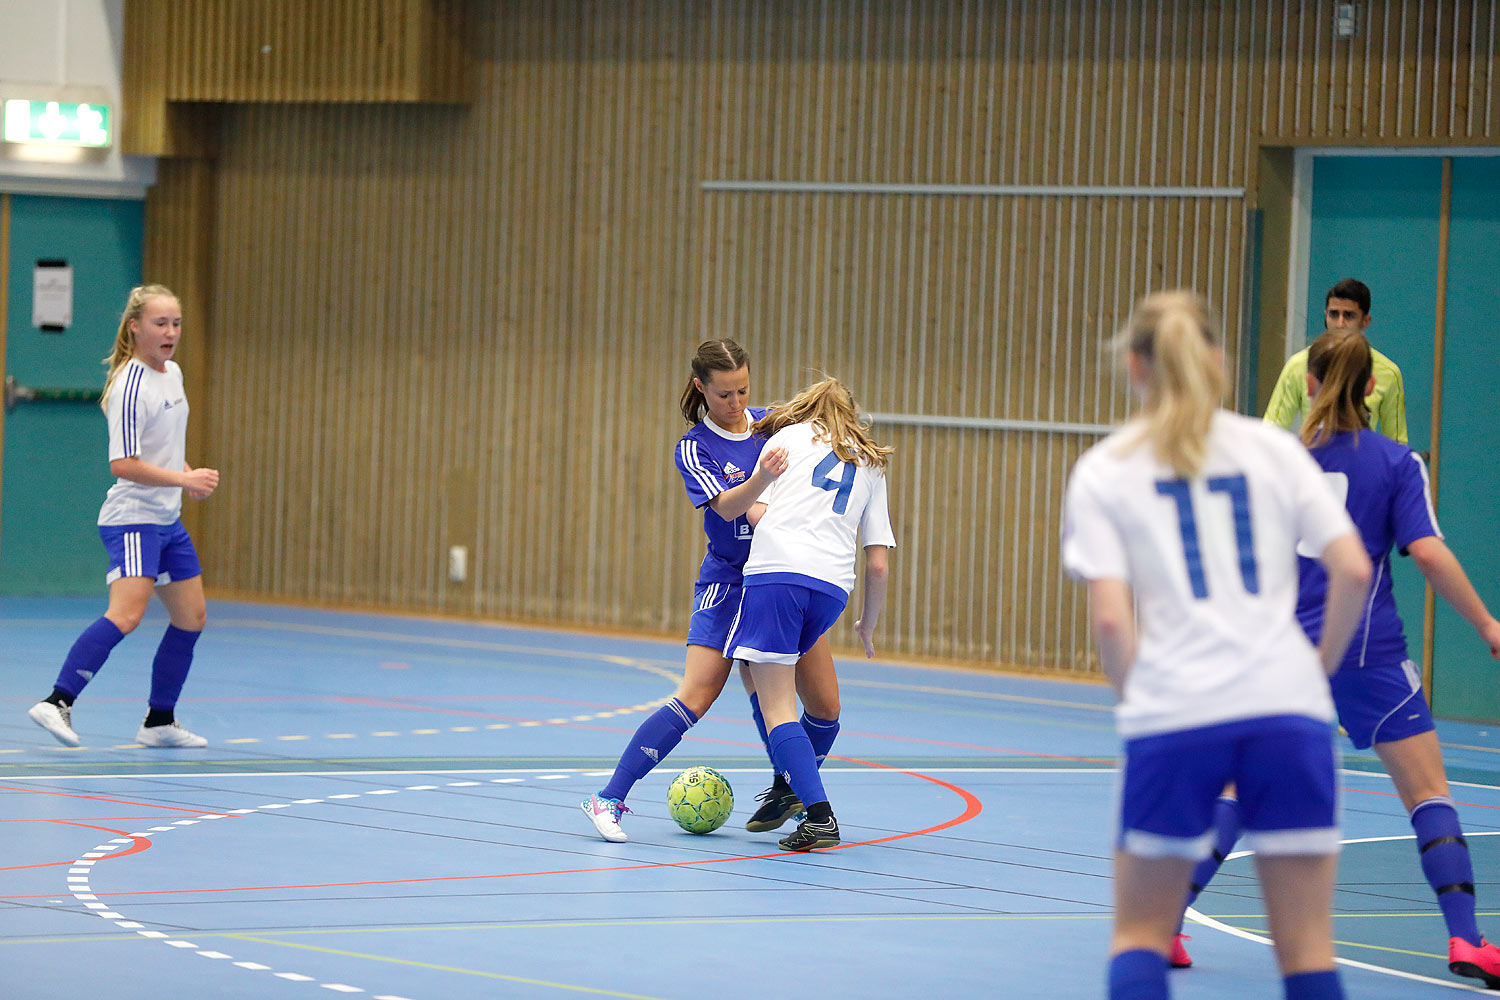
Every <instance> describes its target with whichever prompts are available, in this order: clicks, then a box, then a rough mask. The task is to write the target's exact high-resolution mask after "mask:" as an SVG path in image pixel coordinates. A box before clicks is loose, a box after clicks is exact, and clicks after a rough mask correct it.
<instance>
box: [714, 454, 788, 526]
mask: <svg viewBox="0 0 1500 1000" xmlns="http://www.w3.org/2000/svg"><path fill="white" fill-rule="evenodd" d="M786 463H787V455H786V449H785V448H782V447H780V446H779V445H778V446H777V447H775V448H767V449H766V450H765V451H763V452H761V453H760V461H758V462H756V463H755V471H754V472H753V473H751V475H750V478H749V479H746V480H745V481H744V482H743V483H740V484H739V485H738V486H731V487H730V488H729V489H727V490H725V491H724V492H723V493H720V494H719V495H718V496H716V497H714V498H713V499H712V500H710V501H709V502H708V505H709V507H711V508H713V512H714V513H715V514H718V515H719V516H720V517H722V518H723V519H724V520H726V521H733V520H734V519H735V518H737V517H739V516H740V515H741V514H745V513H748V512H749V510H750V508H751V507H752V506H753V505H754V504H755V501H756V500H758V499H760V495H761V494H762V493H764V492H765V491H766V487H768V486H770V485H771V484H772V483H774V482H775V481H776V478H777V477H778V476H780V475H781V474H782V473H783V472H785V471H786Z"/></svg>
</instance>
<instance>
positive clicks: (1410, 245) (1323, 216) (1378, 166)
mask: <svg viewBox="0 0 1500 1000" xmlns="http://www.w3.org/2000/svg"><path fill="white" fill-rule="evenodd" d="M1442 195H1443V162H1442V160H1441V159H1438V158H1436V157H1397V156H1369V157H1365V156H1361V157H1352V156H1330V157H1319V158H1316V159H1314V160H1313V196H1312V240H1311V244H1310V252H1309V255H1308V287H1307V316H1308V321H1309V323H1310V324H1311V329H1309V330H1308V331H1307V335H1308V336H1307V339H1308V342H1309V343H1310V342H1311V341H1312V339H1313V338H1314V337H1316V336H1317V335H1318V334H1319V333H1321V332H1322V331H1323V296H1324V295H1326V294H1327V292H1328V289H1329V288H1331V287H1332V286H1333V285H1335V284H1336V283H1337V282H1338V281H1339V280H1340V279H1343V278H1358V279H1359V280H1360V281H1363V282H1364V283H1365V284H1367V285H1369V286H1370V316H1371V321H1370V329H1369V336H1370V344H1371V345H1372V346H1373V347H1375V349H1376V350H1378V351H1380V352H1381V353H1382V354H1384V355H1386V356H1387V357H1389V358H1390V359H1391V360H1392V361H1394V362H1396V364H1397V365H1398V366H1399V367H1400V368H1401V375H1402V379H1403V382H1404V384H1405V386H1406V429H1407V437H1408V442H1407V443H1408V444H1410V445H1411V446H1412V447H1413V448H1414V449H1416V450H1417V451H1423V452H1425V451H1427V450H1428V449H1429V448H1430V447H1431V437H1432V377H1433V364H1432V358H1433V343H1434V340H1433V328H1434V326H1435V325H1436V321H1437V268H1438V216H1439V212H1440V209H1441V208H1442ZM1391 580H1392V585H1393V586H1394V588H1395V593H1396V607H1397V608H1398V609H1399V610H1400V612H1401V619H1402V621H1403V622H1404V623H1405V625H1406V642H1407V649H1408V651H1409V652H1410V654H1411V657H1412V658H1413V659H1414V660H1417V661H1418V662H1420V661H1421V658H1422V643H1423V635H1424V632H1423V607H1424V605H1425V603H1426V583H1425V581H1423V579H1422V574H1421V573H1419V572H1417V568H1416V567H1415V566H1413V565H1412V563H1411V560H1410V559H1405V558H1402V557H1401V556H1393V557H1392V558H1391ZM1434 686H1436V685H1435V684H1434Z"/></svg>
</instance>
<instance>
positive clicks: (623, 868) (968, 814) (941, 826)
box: [0, 757, 984, 899]
mask: <svg viewBox="0 0 1500 1000" xmlns="http://www.w3.org/2000/svg"><path fill="white" fill-rule="evenodd" d="M836 759H838V760H843V761H848V762H849V763H851V764H863V765H866V766H868V767H873V768H879V769H880V770H883V771H894V772H896V773H898V774H909V775H911V776H912V777H914V778H921V779H922V780H923V781H930V782H932V783H933V784H934V785H940V786H942V787H943V788H946V789H948V790H949V791H950V792H953V793H954V794H955V795H957V796H958V797H959V798H961V799H962V800H963V802H964V811H963V812H962V813H960V814H959V815H957V816H955V817H954V818H952V819H950V820H946V821H944V822H942V823H938V824H936V825H935V826H928V827H923V828H922V829H920V830H912V831H909V832H907V833H895V834H891V835H890V836H888V837H877V838H875V839H874V840H860V841H855V842H854V843H849V844H840V845H839V846H837V847H829V848H825V849H824V850H821V851H816V852H811V853H816V854H827V853H831V852H833V851H842V850H846V849H848V848H851V847H866V846H869V845H870V844H884V843H889V842H890V841H893V840H906V839H908V838H910V837H920V836H923V835H924V834H929V833H937V832H938V831H940V830H946V829H948V828H950V827H954V826H958V825H959V824H960V823H967V822H968V821H969V820H971V819H973V818H974V817H975V816H978V815H979V813H980V812H981V811H982V810H983V809H984V805H983V803H981V802H980V801H979V798H978V797H977V796H976V795H974V793H972V792H970V791H969V790H968V789H966V788H962V787H960V786H958V785H955V784H952V783H950V782H947V781H943V780H942V779H941V778H934V777H932V776H931V775H926V774H922V773H920V772H918V771H908V770H905V769H903V768H899V767H887V766H886V765H884V764H876V763H873V762H871V761H866V760H859V759H858V758H855V757H838V758H836ZM796 853H797V852H795V851H776V852H774V853H771V854H746V855H741V856H738V857H732V858H703V859H700V860H697V861H659V862H653V863H650V864H638V865H611V866H608V867H604V868H564V869H559V870H557V871H539V872H506V873H504V874H499V875H437V876H430V877H426V878H398V879H376V880H372V881H367V882H315V883H311V884H308V885H247V886H233V887H227V888H222V889H147V890H144V891H142V892H112V893H98V894H96V895H99V896H100V897H101V898H103V897H104V896H109V897H110V898H119V897H124V896H132V897H134V896H171V895H180V894H182V893H225V892H280V891H285V890H288V889H343V888H353V887H357V886H366V885H413V884H423V883H428V882H468V881H475V880H478V879H505V878H533V877H537V876H542V875H587V874H593V873H598V872H628V871H645V870H648V869H652V868H690V867H694V866H697V865H721V864H732V863H734V862H738V861H761V860H764V859H766V858H785V857H792V856H794V855H795V854H796ZM52 895H56V893H53V894H52ZM43 898H46V897H44V896H0V899H43Z"/></svg>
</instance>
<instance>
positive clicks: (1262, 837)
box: [1244, 826, 1340, 857]
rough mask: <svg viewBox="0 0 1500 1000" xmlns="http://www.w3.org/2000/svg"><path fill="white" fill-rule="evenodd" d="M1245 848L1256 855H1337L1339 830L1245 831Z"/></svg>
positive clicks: (1317, 828)
mask: <svg viewBox="0 0 1500 1000" xmlns="http://www.w3.org/2000/svg"><path fill="white" fill-rule="evenodd" d="M1244 839H1245V846H1246V847H1248V848H1250V850H1252V851H1254V852H1255V853H1256V854H1262V855H1267V856H1272V857H1274V856H1276V855H1281V854H1337V853H1339V846H1340V841H1339V828H1338V827H1336V826H1323V827H1312V828H1310V829H1306V830H1246V831H1245V835H1244Z"/></svg>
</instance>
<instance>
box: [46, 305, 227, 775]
mask: <svg viewBox="0 0 1500 1000" xmlns="http://www.w3.org/2000/svg"><path fill="white" fill-rule="evenodd" d="M181 337H182V306H181V304H180V303H179V302H178V301H177V296H175V295H173V294H172V292H171V291H170V290H169V289H167V288H165V287H163V286H161V285H141V286H139V287H137V288H133V289H131V292H130V297H129V299H128V300H127V301H126V304H125V310H124V312H123V314H122V315H121V316H120V326H119V329H118V330H117V331H116V334H115V345H114V349H113V350H112V351H111V352H110V355H109V357H107V358H105V359H104V363H105V364H106V365H108V366H109V375H108V377H107V378H106V380H105V383H104V394H103V398H102V399H101V400H100V406H101V407H102V408H103V410H104V414H105V417H106V418H107V420H108V423H109V469H110V472H112V473H114V475H115V477H116V479H115V484H114V485H113V486H112V487H110V490H109V493H108V494H107V495H106V496H105V500H104V505H103V507H101V508H100V510H99V537H100V539H101V540H102V541H103V542H104V548H105V551H106V552H107V553H108V555H109V561H110V564H109V571H108V573H107V574H106V575H105V581H106V583H108V585H109V608H108V609H107V610H106V611H105V612H104V615H103V616H102V617H100V618H99V619H97V620H96V621H94V622H93V623H92V624H91V625H89V627H88V628H86V629H84V631H83V634H82V635H80V636H79V637H78V639H77V640H76V641H75V642H74V643H73V647H72V649H70V650H69V652H68V656H67V659H66V660H65V661H64V663H63V667H62V670H61V671H60V672H59V673H58V676H57V681H56V682H55V684H54V685H53V689H52V693H51V694H50V695H48V696H47V697H46V698H44V699H42V700H41V701H39V702H37V703H36V704H35V705H33V706H32V707H31V709H30V711H29V712H28V713H27V714H28V715H30V716H31V719H32V721H34V722H35V723H36V724H37V725H39V726H41V727H42V728H43V729H45V730H47V732H49V733H51V734H52V735H53V736H54V737H55V738H56V739H57V740H58V742H60V743H62V744H64V745H65V746H78V744H79V742H80V741H79V737H78V733H77V732H75V731H74V729H73V724H72V709H73V702H74V701H75V700H76V699H77V697H78V695H79V694H80V693H81V692H82V691H83V688H84V686H85V685H86V684H88V682H89V681H90V680H92V679H93V677H94V675H95V674H96V673H98V671H99V669H100V668H101V667H103V665H104V661H105V660H106V659H108V657H109V654H110V651H111V650H113V649H114V647H115V645H116V644H117V643H119V641H120V640H121V639H123V638H124V637H125V636H126V635H128V634H129V633H130V632H132V631H134V630H135V627H136V626H137V625H139V624H140V622H141V617H142V616H143V615H144V614H145V613H146V604H147V602H148V601H150V599H151V594H152V591H153V590H154V591H155V592H156V595H157V596H158V597H159V598H160V599H161V602H162V604H164V605H166V608H167V612H168V614H169V615H170V616H171V620H172V621H171V624H170V625H169V626H168V627H167V631H166V634H165V635H164V636H163V637H162V640H161V645H160V646H159V647H158V648H157V651H156V657H155V660H154V661H153V662H152V667H151V693H150V696H149V697H148V699H147V713H146V718H145V720H144V721H143V722H142V724H141V726H140V728H139V729H138V730H137V731H136V737H135V738H136V742H138V743H140V744H142V745H143V746H148V747H201V746H206V745H207V743H208V741H207V740H205V739H204V738H203V737H201V736H198V735H197V734H195V733H191V732H189V731H188V730H186V729H184V728H183V727H182V726H181V725H179V724H178V723H177V719H176V714H175V709H176V705H177V698H178V696H179V694H180V693H181V691H182V685H183V682H184V681H185V680H186V679H187V674H188V670H189V668H190V667H191V665H192V661H193V647H194V645H195V644H196V643H197V641H198V636H199V634H200V633H201V632H202V631H203V626H204V623H205V622H206V621H207V611H206V609H205V607H204V600H203V577H202V572H203V571H202V568H201V567H200V566H199V564H198V554H197V552H196V551H195V550H194V548H193V540H192V539H191V538H189V537H188V533H187V531H186V529H184V528H183V526H182V521H181V520H180V519H179V518H178V514H179V513H180V512H181V509H182V494H183V492H184V491H186V492H187V494H188V496H190V497H192V498H194V499H196V500H202V499H204V498H206V497H208V496H209V495H210V494H211V493H213V491H214V490H215V488H217V487H218V485H219V473H218V472H217V471H216V470H214V469H195V468H193V467H192V466H190V465H188V464H187V462H186V460H185V458H184V452H185V449H186V443H187V416H188V405H187V397H186V394H185V393H184V392H183V385H182V370H181V369H180V368H178V367H177V362H175V361H173V360H172V356H173V355H174V354H175V353H176V351H177V344H178V341H179V340H180V339H181Z"/></svg>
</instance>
